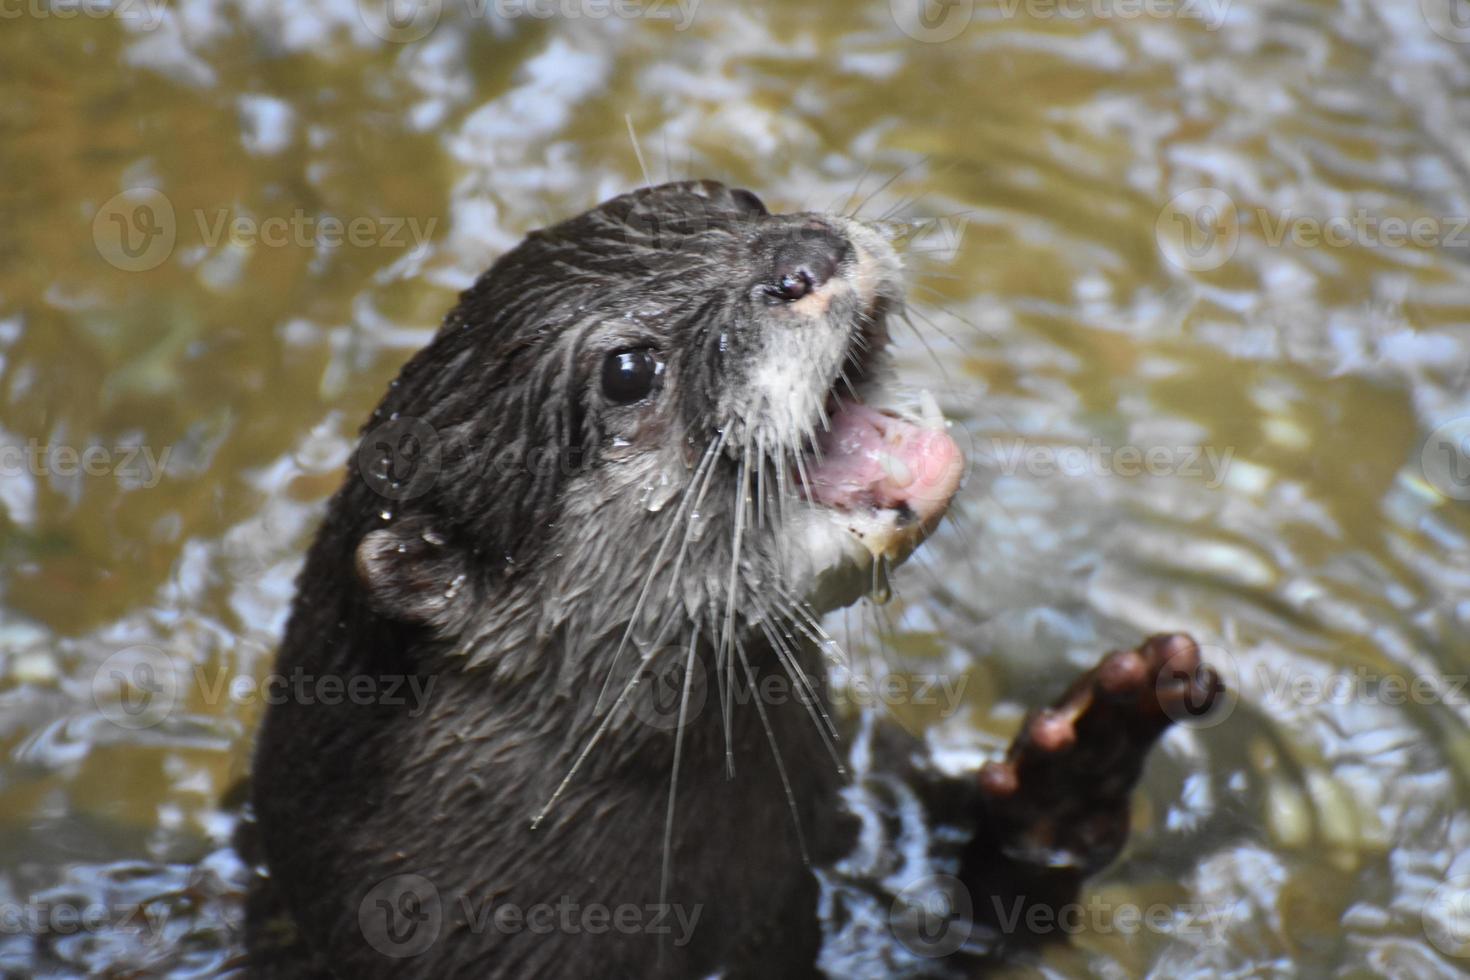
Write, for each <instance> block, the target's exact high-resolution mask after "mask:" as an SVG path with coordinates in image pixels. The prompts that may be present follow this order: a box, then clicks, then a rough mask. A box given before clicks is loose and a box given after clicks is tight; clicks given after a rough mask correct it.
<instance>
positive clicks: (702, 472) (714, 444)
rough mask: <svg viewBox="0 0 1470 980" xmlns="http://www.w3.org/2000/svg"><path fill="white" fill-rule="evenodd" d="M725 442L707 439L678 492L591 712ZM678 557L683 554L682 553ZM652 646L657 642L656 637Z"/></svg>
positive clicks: (603, 694)
mask: <svg viewBox="0 0 1470 980" xmlns="http://www.w3.org/2000/svg"><path fill="white" fill-rule="evenodd" d="M724 443H725V434H724V433H723V432H721V433H720V435H719V438H718V439H711V440H710V444H709V446H708V447H706V449H705V451H704V455H703V456H702V457H701V458H700V460H699V465H698V466H696V467H695V469H694V473H693V475H692V476H690V478H689V483H688V485H687V486H685V487H684V490H683V492H682V493H681V495H680V499H679V509H678V510H677V511H676V512H675V513H674V519H673V520H672V521H671V522H669V529H668V531H666V532H665V533H664V538H663V541H662V542H660V543H659V547H658V551H657V552H656V553H655V554H654V556H653V561H652V562H651V563H650V564H649V567H648V577H647V578H645V579H644V580H643V588H642V590H641V591H640V592H639V593H638V601H637V602H636V603H634V605H633V615H632V617H631V618H630V619H629V620H628V625H627V627H626V628H625V629H624V630H623V636H622V639H620V640H619V641H618V648H617V650H616V651H615V652H614V653H613V656H612V660H611V661H610V662H609V664H608V667H607V677H606V678H604V679H603V682H602V690H600V691H599V692H598V693H597V700H596V701H595V702H594V703H593V706H592V710H593V712H594V713H595V712H596V711H597V710H599V709H600V708H601V707H602V699H603V698H604V697H606V696H607V689H608V687H609V686H610V685H611V684H612V679H613V677H614V676H615V674H616V672H617V666H618V663H619V661H620V660H621V659H622V656H623V648H624V647H626V646H627V645H628V639H629V637H631V636H632V635H633V630H635V629H636V628H637V626H638V621H639V620H640V619H642V617H643V606H644V604H645V603H646V602H647V601H648V594H649V591H650V590H651V589H652V588H653V580H654V579H655V578H656V577H657V576H658V567H659V563H660V562H662V561H663V559H664V554H665V553H666V552H667V551H668V547H669V544H670V542H672V541H673V539H674V531H675V530H676V529H677V528H678V527H679V523H680V522H681V521H684V520H685V513H686V512H691V513H692V511H691V508H690V501H691V500H693V506H694V508H698V507H699V499H703V496H704V491H703V489H701V490H700V493H699V499H695V498H691V497H690V495H689V491H690V490H691V489H692V488H693V487H694V485H695V484H696V483H698V482H699V481H700V480H701V478H702V476H703V479H704V480H705V481H706V483H705V485H706V486H707V485H708V482H707V481H708V474H709V473H712V472H714V460H715V458H716V457H717V456H718V455H719V452H720V447H722V446H723V445H724ZM689 523H692V522H689ZM684 543H685V545H687V544H688V543H689V541H688V533H687V530H686V534H685V540H684ZM680 557H681V558H682V557H683V555H682V552H681V555H680ZM678 577H679V568H678V563H677V562H676V563H675V566H674V575H673V578H674V580H676V581H677V580H678ZM655 645H657V641H656V640H655Z"/></svg>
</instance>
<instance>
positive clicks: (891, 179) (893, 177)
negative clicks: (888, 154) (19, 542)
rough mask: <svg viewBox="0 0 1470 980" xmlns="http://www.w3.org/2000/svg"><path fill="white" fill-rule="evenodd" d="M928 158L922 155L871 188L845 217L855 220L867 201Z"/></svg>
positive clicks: (927, 160) (926, 155) (927, 155)
mask: <svg viewBox="0 0 1470 980" xmlns="http://www.w3.org/2000/svg"><path fill="white" fill-rule="evenodd" d="M930 158H931V157H930V154H927V153H926V154H924V156H922V157H920V158H919V159H918V160H915V161H914V162H913V163H911V164H909V165H908V166H906V167H904V168H903V169H902V170H896V171H894V172H893V173H892V174H890V175H889V177H888V179H887V180H885V181H884V182H883V183H881V184H879V185H878V186H877V187H875V188H873V190H872V192H871V193H869V194H868V196H867V197H865V198H863V199H862V200H861V201H859V202H858V206H857V207H855V208H853V209H852V211H851V212H849V213H848V214H847V215H845V216H846V217H848V218H854V219H855V218H857V216H858V215H859V214H861V213H862V210H863V208H865V207H867V206H868V202H869V201H871V200H872V199H873V198H875V197H877V196H878V195H879V194H882V193H883V192H884V191H885V190H887V189H888V187H889V185H891V184H892V183H893V182H894V181H895V180H898V178H900V177H902V176H903V175H904V174H906V173H908V172H909V171H910V170H913V169H914V168H915V167H917V166H919V165H920V164H923V163H928V162H929V160H930Z"/></svg>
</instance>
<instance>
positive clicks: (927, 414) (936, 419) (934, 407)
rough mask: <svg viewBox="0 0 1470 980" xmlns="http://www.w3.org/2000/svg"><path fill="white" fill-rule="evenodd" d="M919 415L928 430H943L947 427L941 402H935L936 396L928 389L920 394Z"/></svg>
mask: <svg viewBox="0 0 1470 980" xmlns="http://www.w3.org/2000/svg"><path fill="white" fill-rule="evenodd" d="M919 413H920V418H921V419H922V420H923V423H924V428H926V429H943V428H944V427H945V422H944V413H943V412H941V411H940V410H939V402H937V401H935V400H934V395H933V394H931V393H930V391H929V389H928V388H925V389H924V390H923V391H921V392H919Z"/></svg>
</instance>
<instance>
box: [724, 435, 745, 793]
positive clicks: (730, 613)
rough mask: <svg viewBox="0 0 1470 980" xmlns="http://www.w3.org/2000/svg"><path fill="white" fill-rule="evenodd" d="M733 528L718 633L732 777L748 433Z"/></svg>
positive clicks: (728, 765) (728, 764)
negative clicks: (733, 648) (723, 654)
mask: <svg viewBox="0 0 1470 980" xmlns="http://www.w3.org/2000/svg"><path fill="white" fill-rule="evenodd" d="M735 494H736V496H735V532H734V537H733V539H732V541H731V544H730V584H729V587H728V589H727V590H726V591H727V593H728V595H727V596H726V599H725V626H724V630H723V632H722V634H721V636H720V646H721V648H722V649H724V650H725V651H726V661H725V669H726V671H727V672H728V674H729V680H730V683H729V684H727V685H726V687H725V700H724V705H725V718H724V722H725V769H726V772H727V774H728V775H729V776H730V777H731V778H732V779H733V778H734V776H735V749H734V744H733V742H732V738H731V735H732V732H731V715H732V714H733V705H732V704H731V703H730V698H731V696H732V694H733V692H734V687H735V685H734V683H733V682H734V677H735V664H734V660H733V659H732V658H731V657H730V656H729V651H730V649H731V647H730V644H733V643H734V642H735V593H736V588H737V586H738V584H739V579H740V558H741V555H740V546H741V543H742V542H741V538H742V537H743V536H744V534H745V511H746V503H745V501H746V498H747V497H749V496H750V437H749V436H748V435H747V436H746V440H745V445H744V446H743V447H742V449H741V455H740V478H739V479H738V480H737V481H736V485H735Z"/></svg>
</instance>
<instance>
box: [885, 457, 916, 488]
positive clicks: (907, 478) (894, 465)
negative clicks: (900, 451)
mask: <svg viewBox="0 0 1470 980" xmlns="http://www.w3.org/2000/svg"><path fill="white" fill-rule="evenodd" d="M878 465H879V466H881V467H883V472H884V473H887V474H888V478H889V479H890V480H892V481H893V482H894V483H897V484H898V485H899V486H901V487H906V486H908V485H909V484H910V483H912V482H914V474H913V471H912V470H910V469H909V467H908V464H907V463H905V462H904V461H903V460H901V459H899V458H898V457H897V456H895V455H893V454H892V453H879V454H878Z"/></svg>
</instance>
